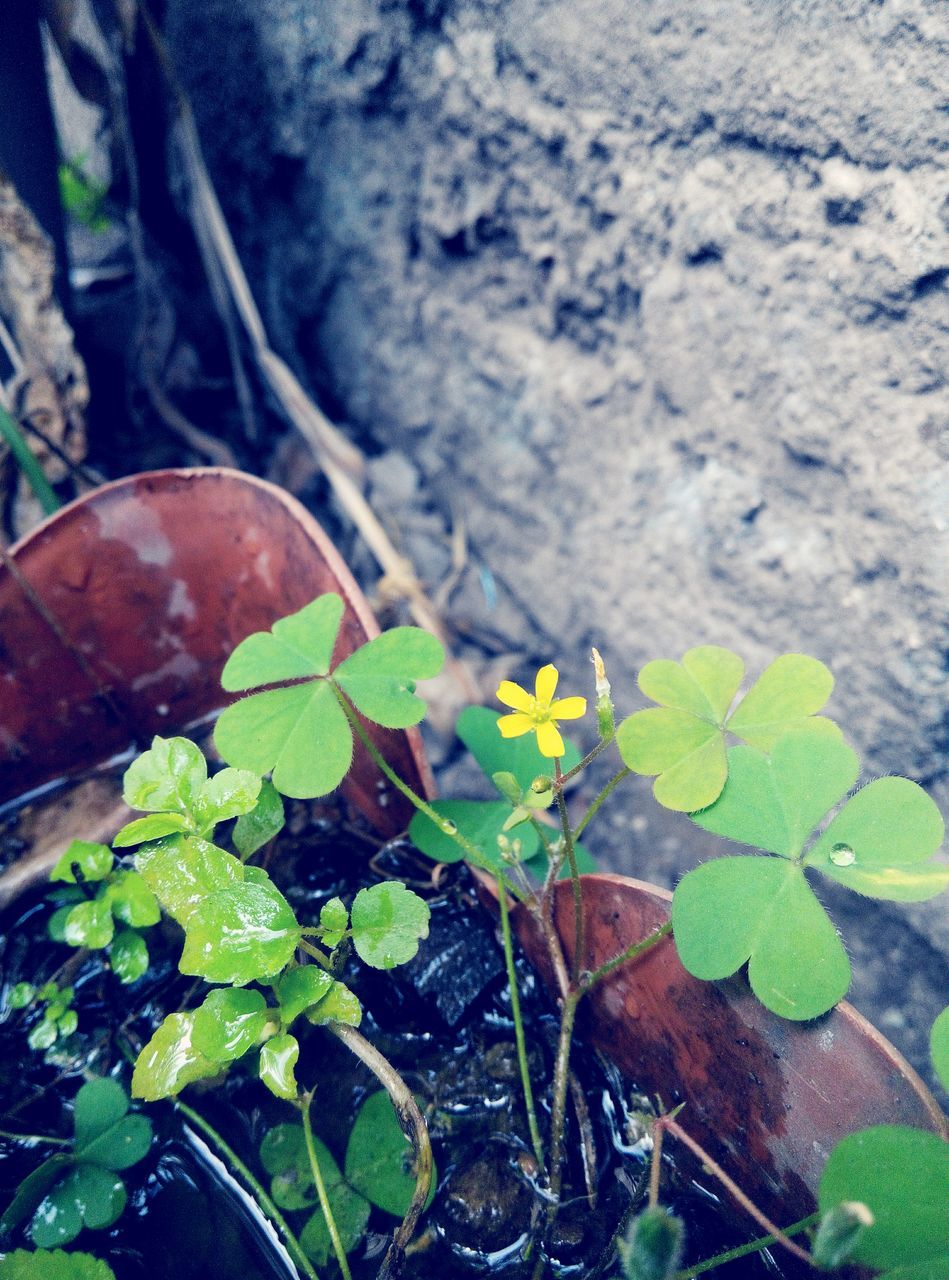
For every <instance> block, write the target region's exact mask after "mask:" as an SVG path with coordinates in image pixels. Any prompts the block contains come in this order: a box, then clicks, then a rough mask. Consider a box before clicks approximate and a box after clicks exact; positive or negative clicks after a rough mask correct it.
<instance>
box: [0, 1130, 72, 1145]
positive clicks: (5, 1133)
mask: <svg viewBox="0 0 949 1280" xmlns="http://www.w3.org/2000/svg"><path fill="white" fill-rule="evenodd" d="M0 1138H13V1139H15V1140H16V1141H17V1142H48V1143H49V1144H50V1146H53V1147H71V1146H72V1143H71V1142H70V1140H69V1138H48V1137H47V1136H46V1134H43V1133H13V1131H12V1130H10V1129H0Z"/></svg>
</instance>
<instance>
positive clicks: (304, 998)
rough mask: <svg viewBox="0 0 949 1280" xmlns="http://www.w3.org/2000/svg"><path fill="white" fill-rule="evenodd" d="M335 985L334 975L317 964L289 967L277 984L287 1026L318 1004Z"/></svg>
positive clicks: (283, 1017) (284, 1021)
mask: <svg viewBox="0 0 949 1280" xmlns="http://www.w3.org/2000/svg"><path fill="white" fill-rule="evenodd" d="M332 985H333V979H332V977H331V976H330V975H329V974H328V973H327V972H326V971H325V970H324V969H319V968H317V966H316V965H315V964H301V965H297V966H296V968H294V969H288V970H287V972H286V973H285V974H284V975H283V977H282V978H281V979H280V981H279V983H278V984H277V1001H278V1003H279V1005H280V1017H281V1020H282V1021H283V1024H284V1026H285V1027H289V1025H290V1023H291V1022H293V1020H294V1018H296V1017H298V1016H299V1015H300V1014H301V1013H304V1012H305V1011H306V1010H307V1009H309V1008H310V1007H311V1006H312V1005H315V1004H318V1003H319V1002H320V1000H322V999H323V997H324V996H325V995H326V993H327V992H328V991H329V989H330V987H332Z"/></svg>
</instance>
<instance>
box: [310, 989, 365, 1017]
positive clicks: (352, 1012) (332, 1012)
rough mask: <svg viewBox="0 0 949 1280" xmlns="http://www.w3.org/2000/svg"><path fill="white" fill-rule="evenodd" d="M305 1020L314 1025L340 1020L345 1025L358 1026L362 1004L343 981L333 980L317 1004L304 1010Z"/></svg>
mask: <svg viewBox="0 0 949 1280" xmlns="http://www.w3.org/2000/svg"><path fill="white" fill-rule="evenodd" d="M306 1020H307V1022H312V1023H313V1025H314V1026H315V1027H319V1026H323V1025H324V1024H325V1023H327V1022H342V1023H344V1024H345V1025H346V1026H347V1027H358V1026H359V1024H360V1022H362V1005H361V1004H360V1003H359V998H358V996H356V995H355V993H354V992H352V991H350V989H349V987H347V986H346V984H345V983H343V982H334V983H333V985H332V987H330V989H329V991H328V993H327V994H326V995H325V996H324V997H323V999H322V1000H321V1001H320V1002H319V1004H317V1005H314V1006H313V1008H312V1009H307V1011H306Z"/></svg>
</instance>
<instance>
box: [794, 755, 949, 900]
mask: <svg viewBox="0 0 949 1280" xmlns="http://www.w3.org/2000/svg"><path fill="white" fill-rule="evenodd" d="M944 831H945V828H944V825H943V821H942V816H941V814H940V812H939V810H938V809H937V808H936V805H935V804H934V802H933V801H932V800H931V799H930V797H929V796H928V795H927V794H926V792H925V791H924V790H923V789H922V787H919V786H917V785H916V783H915V782H910V781H909V779H908V778H879V779H878V780H877V781H876V782H871V783H869V785H868V786H865V787H863V788H862V789H861V790H860V791H858V792H857V794H856V795H855V796H854V797H853V798H852V799H851V800H849V801H848V802H847V804H846V805H845V806H844V807H843V809H841V811H840V813H839V814H838V815H837V817H836V818H834V820H833V821H832V822H831V823H830V825H829V826H828V827H827V829H826V831H825V832H824V833H823V835H822V836H821V837H820V839H819V840H818V841H817V842H816V844H815V845H814V847H813V848H812V849H811V850H810V851H809V852H808V855H807V858H806V862H807V864H808V866H812V867H817V868H818V869H819V870H820V871H822V872H823V873H824V875H826V876H830V877H831V879H833V880H837V881H839V882H840V884H843V885H846V886H847V887H848V888H849V889H853V890H855V891H856V892H857V893H863V894H866V895H868V896H869V897H871V898H889V899H892V900H894V901H898V902H919V901H921V900H923V899H924V898H931V897H934V896H935V895H936V894H937V893H940V892H941V891H942V890H943V889H944V888H945V887H946V885H947V884H949V867H947V866H945V865H944V864H941V863H937V862H931V861H928V859H929V858H930V857H931V855H932V854H933V853H935V851H936V850H937V849H938V848H939V846H940V844H941V843H942V839H943V835H944Z"/></svg>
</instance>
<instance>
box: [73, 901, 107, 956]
mask: <svg viewBox="0 0 949 1280" xmlns="http://www.w3.org/2000/svg"><path fill="white" fill-rule="evenodd" d="M114 932H115V925H114V924H113V921H112V912H111V911H110V910H109V903H108V899H107V898H105V897H102V898H94V899H93V900H92V901H91V902H77V903H76V905H75V906H74V907H70V909H69V914H68V915H67V916H66V920H65V923H64V925H63V941H64V942H68V943H69V945H70V946H71V947H88V948H89V950H90V951H98V950H100V949H101V948H102V947H107V946H108V945H109V943H110V942H111V941H112V935H113V934H114Z"/></svg>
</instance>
